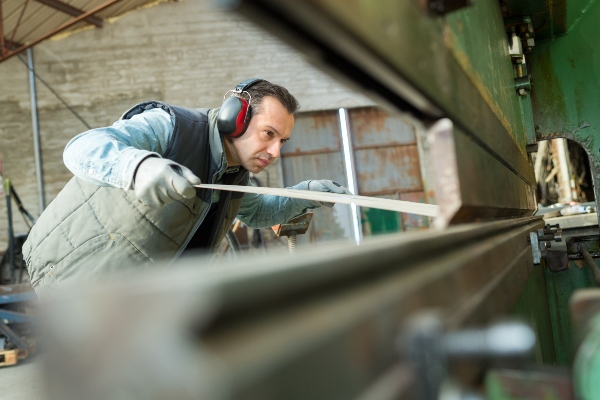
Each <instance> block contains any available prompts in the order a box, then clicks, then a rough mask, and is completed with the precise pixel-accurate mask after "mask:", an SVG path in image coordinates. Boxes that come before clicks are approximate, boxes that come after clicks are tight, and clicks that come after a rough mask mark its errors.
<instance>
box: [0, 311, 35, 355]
mask: <svg viewBox="0 0 600 400" xmlns="http://www.w3.org/2000/svg"><path fill="white" fill-rule="evenodd" d="M0 332H2V333H3V334H4V335H5V336H6V337H7V338H9V339H10V341H11V342H13V343H14V344H15V345H16V346H17V347H18V348H19V349H20V350H27V349H28V348H29V346H28V345H27V343H25V342H24V341H23V339H21V337H19V335H18V334H17V333H16V332H15V331H13V330H12V329H10V328H9V326H8V325H6V324H5V323H4V322H3V321H2V319H0Z"/></svg>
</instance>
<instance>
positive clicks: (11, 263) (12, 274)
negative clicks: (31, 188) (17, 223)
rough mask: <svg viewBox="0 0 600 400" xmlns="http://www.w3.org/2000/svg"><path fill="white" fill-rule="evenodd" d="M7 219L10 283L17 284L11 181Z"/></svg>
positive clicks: (8, 184)
mask: <svg viewBox="0 0 600 400" xmlns="http://www.w3.org/2000/svg"><path fill="white" fill-rule="evenodd" d="M5 194H6V217H7V220H8V267H9V270H10V281H11V283H14V282H15V234H14V231H13V219H12V208H11V201H10V179H7V180H6V187H5Z"/></svg>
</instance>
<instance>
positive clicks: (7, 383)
mask: <svg viewBox="0 0 600 400" xmlns="http://www.w3.org/2000/svg"><path fill="white" fill-rule="evenodd" d="M42 357H43V355H42V354H39V353H36V354H33V355H30V356H29V357H27V358H26V359H25V360H19V362H18V363H17V364H16V365H11V366H8V367H0V399H2V400H38V399H39V400H43V399H45V396H44V390H43V385H42V382H41V379H40V376H41V374H42V369H41V368H42V365H43V363H42Z"/></svg>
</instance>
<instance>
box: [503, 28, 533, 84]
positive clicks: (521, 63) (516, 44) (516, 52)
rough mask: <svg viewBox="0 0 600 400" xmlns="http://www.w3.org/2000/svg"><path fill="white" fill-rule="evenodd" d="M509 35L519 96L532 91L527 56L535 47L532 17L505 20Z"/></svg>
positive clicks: (510, 51)
mask: <svg viewBox="0 0 600 400" xmlns="http://www.w3.org/2000/svg"><path fill="white" fill-rule="evenodd" d="M504 26H505V27H506V34H507V35H508V52H509V54H510V58H511V60H512V62H513V65H514V68H515V89H516V91H517V94H518V95H519V96H527V94H529V92H530V91H531V85H532V81H533V78H532V77H531V76H530V75H529V74H528V72H527V62H526V60H525V54H528V53H531V51H532V49H533V47H534V46H535V39H534V37H535V31H534V29H533V23H532V22H531V17H513V18H506V19H505V20H504Z"/></svg>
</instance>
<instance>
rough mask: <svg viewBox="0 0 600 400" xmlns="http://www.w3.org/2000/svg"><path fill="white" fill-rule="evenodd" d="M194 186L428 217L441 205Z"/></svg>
mask: <svg viewBox="0 0 600 400" xmlns="http://www.w3.org/2000/svg"><path fill="white" fill-rule="evenodd" d="M194 186H195V187H198V188H200V189H214V190H225V191H231V192H242V193H256V194H267V195H274V196H283V197H291V198H295V199H305V200H315V201H320V202H324V203H340V204H357V205H360V206H364V207H370V208H378V209H380V210H389V211H396V212H406V213H409V214H417V215H425V216H428V217H435V216H437V215H438V210H439V207H438V206H437V205H435V204H425V203H415V202H412V201H403V200H391V199H380V198H377V197H366V196H356V195H348V194H338V193H330V192H317V191H313V190H295V189H280V188H266V187H256V186H236V185H210V184H204V183H203V184H200V185H194Z"/></svg>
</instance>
